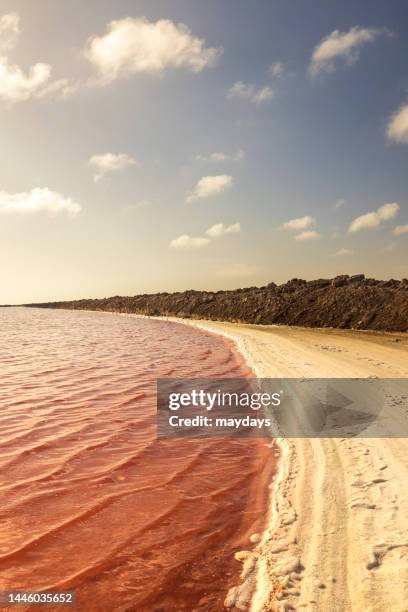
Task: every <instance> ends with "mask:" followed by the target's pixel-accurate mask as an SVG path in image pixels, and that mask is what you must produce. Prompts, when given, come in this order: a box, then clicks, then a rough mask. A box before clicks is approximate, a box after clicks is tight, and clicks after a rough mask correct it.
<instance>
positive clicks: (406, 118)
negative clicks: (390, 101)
mask: <svg viewBox="0 0 408 612" xmlns="http://www.w3.org/2000/svg"><path fill="white" fill-rule="evenodd" d="M387 136H388V138H389V140H392V141H394V142H401V143H408V103H406V104H403V105H402V106H401V107H400V108H399V109H398V110H397V111H396V113H394V115H393V116H392V117H391V120H390V122H389V124H388V127H387Z"/></svg>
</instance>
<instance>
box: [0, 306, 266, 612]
mask: <svg viewBox="0 0 408 612" xmlns="http://www.w3.org/2000/svg"><path fill="white" fill-rule="evenodd" d="M0 362H1V379H0V386H1V387H0V391H1V393H0V590H19V589H25V590H31V591H33V590H75V591H76V596H77V605H76V606H75V607H76V608H77V609H81V610H87V611H89V610H98V611H105V610H106V611H111V610H138V611H144V610H146V611H149V612H152V611H157V612H158V611H163V612H164V611H165V610H166V611H168V610H177V611H178V610H189V611H190V610H199V611H204V610H208V611H209V610H211V611H212V610H223V601H224V597H225V594H226V592H227V590H228V587H229V586H231V585H232V584H234V583H236V581H237V577H238V574H239V571H240V569H241V567H240V564H239V563H237V562H236V561H235V560H234V558H233V555H234V552H235V551H237V550H241V549H242V548H248V547H251V544H250V543H249V536H250V534H251V533H253V532H254V531H257V530H260V529H262V525H263V523H264V521H265V512H266V507H267V498H268V495H269V490H268V486H267V485H268V483H269V482H270V478H271V474H272V471H273V465H274V463H273V460H272V451H271V448H269V447H267V446H266V443H267V441H266V440H262V439H258V440H257V439H245V438H244V439H238V438H236V439H205V440H197V439H196V440H185V439H183V440H181V439H177V440H175V439H169V440H165V439H157V438H156V421H155V410H156V397H155V392H156V379H157V378H158V377H166V376H172V377H195V376H198V377H229V378H233V377H239V376H245V377H247V376H251V372H250V370H249V368H248V367H247V365H246V364H245V363H244V361H243V360H242V358H241V357H240V355H239V354H238V353H237V352H236V351H235V349H234V347H233V345H232V343H231V342H230V341H227V340H225V339H223V338H221V337H218V336H215V335H211V334H209V333H206V332H203V331H201V330H198V329H195V328H192V327H189V326H187V325H179V324H175V323H169V322H165V321H158V320H151V319H142V318H136V317H131V316H120V315H109V314H103V313H91V312H79V311H63V310H41V309H27V308H3V309H0ZM20 609H21V608H20ZM37 609H38V608H37ZM50 609H51V608H50V607H49V606H48V607H47V610H50Z"/></svg>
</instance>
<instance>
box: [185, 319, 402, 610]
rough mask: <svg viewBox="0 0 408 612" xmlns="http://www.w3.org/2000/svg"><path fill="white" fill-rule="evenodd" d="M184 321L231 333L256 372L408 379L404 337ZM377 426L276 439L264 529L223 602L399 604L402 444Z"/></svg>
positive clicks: (334, 606) (307, 606)
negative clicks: (365, 434) (356, 433)
mask: <svg viewBox="0 0 408 612" xmlns="http://www.w3.org/2000/svg"><path fill="white" fill-rule="evenodd" d="M184 322H185V321H184ZM191 323H192V324H193V325H199V326H200V327H202V328H204V329H207V330H210V331H213V332H215V333H221V334H223V335H225V336H228V337H230V338H232V339H234V340H235V341H236V343H237V346H238V348H239V349H240V350H241V352H242V353H243V354H244V355H245V356H246V358H247V359H248V360H249V362H250V363H251V365H252V367H253V369H254V372H255V373H256V375H257V376H259V377H310V378H317V377H322V378H323V377H327V378H330V377H332V378H334V377H343V378H358V377H361V378H364V377H378V378H385V377H386V378H406V377H408V336H407V334H398V335H396V334H378V333H367V332H353V331H338V330H309V329H301V328H285V327H273V326H253V325H240V324H232V323H221V322H208V321H192V322H191ZM405 399H406V398H405ZM405 410H406V408H405ZM386 422H387V425H386V427H387V430H384V431H383V432H379V434H378V435H379V437H372V438H362V437H358V438H350V439H349V438H335V439H327V438H326V439H310V438H305V439H291V440H289V439H281V440H280V446H281V452H282V457H281V461H280V471H279V474H278V476H277V477H276V478H275V482H274V483H273V484H272V486H271V490H272V494H271V508H270V518H269V527H268V529H267V531H266V532H265V533H264V534H263V538H262V540H261V542H260V543H259V544H258V545H257V546H256V547H255V548H254V549H253V550H248V551H242V552H241V553H239V554H237V559H238V560H239V561H241V562H242V563H243V570H242V584H241V585H237V587H236V588H234V589H232V590H231V591H230V592H229V594H228V596H227V599H226V605H227V606H229V607H231V608H232V607H234V606H235V608H238V609H242V610H245V609H250V610H251V611H252V612H261V611H266V610H311V611H313V610H318V611H319V612H349V611H355V612H362V611H364V612H377V611H378V612H380V611H381V612H382V611H384V610H392V611H393V612H402V611H406V610H407V609H408V607H407V601H408V519H407V517H408V492H407V486H406V485H407V481H408V462H407V459H408V452H407V451H408V440H407V439H406V438H403V437H396V436H397V435H398V436H401V435H402V430H401V423H400V422H399V421H398V419H390V420H387V421H386ZM387 435H392V436H394V437H387ZM405 435H406V432H405ZM250 594H252V595H251V596H250ZM249 600H251V601H249Z"/></svg>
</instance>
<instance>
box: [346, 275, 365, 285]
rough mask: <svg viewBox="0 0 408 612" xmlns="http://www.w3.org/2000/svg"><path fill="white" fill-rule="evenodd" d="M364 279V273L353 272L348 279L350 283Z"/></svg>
mask: <svg viewBox="0 0 408 612" xmlns="http://www.w3.org/2000/svg"><path fill="white" fill-rule="evenodd" d="M364 279H365V275H364V274H354V275H353V276H350V279H349V280H350V283H360V282H361V281H363V280H364Z"/></svg>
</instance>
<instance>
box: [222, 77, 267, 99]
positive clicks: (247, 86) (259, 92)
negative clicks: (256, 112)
mask: <svg viewBox="0 0 408 612" xmlns="http://www.w3.org/2000/svg"><path fill="white" fill-rule="evenodd" d="M227 97H228V98H229V99H232V98H242V99H246V100H249V101H251V102H253V103H254V104H262V103H263V102H269V101H270V100H272V98H273V97H274V92H273V89H272V88H271V87H269V85H265V86H264V87H259V88H257V87H255V85H253V84H252V83H244V82H243V81H237V82H236V83H234V85H233V86H232V87H230V89H229V90H228V92H227Z"/></svg>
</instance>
